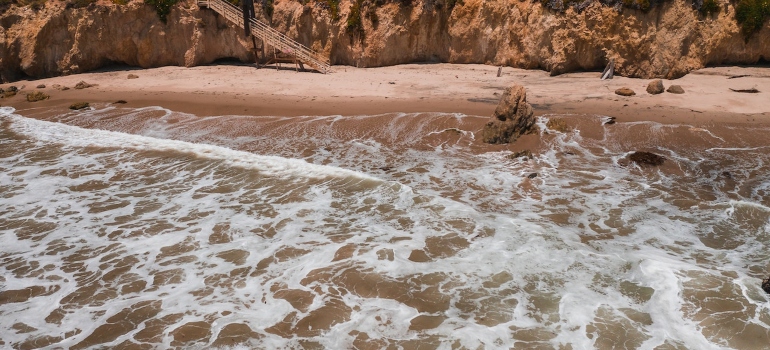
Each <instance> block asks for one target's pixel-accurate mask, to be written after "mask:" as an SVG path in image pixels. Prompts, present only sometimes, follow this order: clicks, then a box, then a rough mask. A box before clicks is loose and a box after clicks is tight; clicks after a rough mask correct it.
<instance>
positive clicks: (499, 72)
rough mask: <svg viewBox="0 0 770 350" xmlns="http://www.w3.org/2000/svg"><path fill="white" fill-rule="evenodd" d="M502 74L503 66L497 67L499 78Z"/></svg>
mask: <svg viewBox="0 0 770 350" xmlns="http://www.w3.org/2000/svg"><path fill="white" fill-rule="evenodd" d="M501 75H503V66H500V67H499V68H497V77H498V78H499V77H500V76H501Z"/></svg>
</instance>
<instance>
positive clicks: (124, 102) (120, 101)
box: [112, 100, 128, 105]
mask: <svg viewBox="0 0 770 350" xmlns="http://www.w3.org/2000/svg"><path fill="white" fill-rule="evenodd" d="M126 103H128V102H126V100H117V101H115V102H113V103H112V104H114V105H122V104H126Z"/></svg>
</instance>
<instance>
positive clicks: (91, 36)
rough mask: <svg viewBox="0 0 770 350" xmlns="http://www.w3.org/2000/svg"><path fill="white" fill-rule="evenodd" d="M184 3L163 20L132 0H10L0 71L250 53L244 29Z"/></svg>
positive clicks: (31, 72)
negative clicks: (37, 0) (17, 3)
mask: <svg viewBox="0 0 770 350" xmlns="http://www.w3.org/2000/svg"><path fill="white" fill-rule="evenodd" d="M183 5H184V6H183ZM183 5H180V6H177V7H176V8H175V9H174V10H173V11H172V12H171V14H170V15H169V17H168V22H167V24H164V23H162V22H161V21H160V20H159V19H158V15H157V14H155V11H154V10H153V9H152V8H151V7H149V6H146V5H144V4H143V3H141V2H136V1H135V2H132V3H130V4H128V5H115V4H111V3H110V4H93V5H91V6H89V7H87V8H80V9H74V8H67V7H66V6H65V3H63V2H59V1H54V2H48V3H47V4H46V6H45V8H44V9H42V10H40V11H33V10H32V9H30V8H28V7H24V8H18V7H12V8H11V9H9V10H8V11H7V12H6V13H5V14H3V15H2V16H0V23H1V24H2V29H0V67H1V68H0V79H2V80H3V81H12V80H16V79H19V78H21V77H23V76H25V75H26V76H31V77H46V76H54V75H61V74H72V73H80V72H86V71H89V70H93V69H97V68H99V67H103V66H105V65H108V64H113V63H119V64H128V65H131V66H138V67H143V68H149V67H158V66H165V65H179V66H195V65H200V64H205V63H210V62H212V61H214V60H216V59H219V58H226V57H227V58H229V57H232V58H237V59H240V60H244V61H247V60H253V57H254V56H253V52H252V51H251V50H250V48H251V41H249V40H247V38H246V37H245V36H244V35H243V30H236V29H235V28H233V27H232V26H230V25H229V24H228V23H226V21H225V19H223V18H221V17H219V16H217V15H216V14H215V13H213V12H211V11H199V9H198V8H197V6H194V5H187V4H183Z"/></svg>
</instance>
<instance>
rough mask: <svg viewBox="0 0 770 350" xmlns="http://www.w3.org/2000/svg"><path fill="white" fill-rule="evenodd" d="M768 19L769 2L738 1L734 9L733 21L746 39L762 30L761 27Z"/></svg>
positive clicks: (769, 12) (761, 0)
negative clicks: (735, 21) (736, 22)
mask: <svg viewBox="0 0 770 350" xmlns="http://www.w3.org/2000/svg"><path fill="white" fill-rule="evenodd" d="M768 18H770V0H740V1H739V2H738V6H737V8H736V9H735V19H736V20H737V21H738V23H739V24H740V25H741V30H742V31H743V34H744V35H745V36H746V39H748V38H749V37H750V36H751V35H752V34H754V33H756V32H758V31H759V30H760V29H762V25H763V24H764V23H765V22H766V21H767V19H768Z"/></svg>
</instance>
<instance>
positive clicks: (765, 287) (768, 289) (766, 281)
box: [762, 277, 770, 294]
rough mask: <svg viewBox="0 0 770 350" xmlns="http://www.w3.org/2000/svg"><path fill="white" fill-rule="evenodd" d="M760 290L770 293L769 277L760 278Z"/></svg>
mask: <svg viewBox="0 0 770 350" xmlns="http://www.w3.org/2000/svg"><path fill="white" fill-rule="evenodd" d="M762 290H764V291H765V293H767V294H770V277H768V278H765V279H763V280H762Z"/></svg>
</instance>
